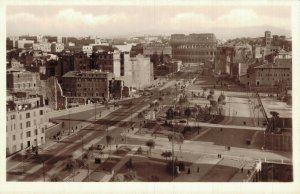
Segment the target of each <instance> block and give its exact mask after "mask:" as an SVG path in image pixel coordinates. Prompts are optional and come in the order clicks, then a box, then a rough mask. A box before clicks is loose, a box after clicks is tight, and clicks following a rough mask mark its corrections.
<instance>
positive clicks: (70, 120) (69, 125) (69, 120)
mask: <svg viewBox="0 0 300 194" xmlns="http://www.w3.org/2000/svg"><path fill="white" fill-rule="evenodd" d="M68 109H69V135H70V134H71V110H70V108H68Z"/></svg>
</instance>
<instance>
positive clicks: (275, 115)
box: [267, 111, 280, 132]
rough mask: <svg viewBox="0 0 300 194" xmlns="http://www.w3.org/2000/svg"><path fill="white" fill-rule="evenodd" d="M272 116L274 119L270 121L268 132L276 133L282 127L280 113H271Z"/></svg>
mask: <svg viewBox="0 0 300 194" xmlns="http://www.w3.org/2000/svg"><path fill="white" fill-rule="evenodd" d="M270 114H271V115H272V118H271V119H270V122H269V124H268V126H267V132H274V131H277V130H278V127H279V125H280V123H279V113H278V112H276V111H271V112H270Z"/></svg>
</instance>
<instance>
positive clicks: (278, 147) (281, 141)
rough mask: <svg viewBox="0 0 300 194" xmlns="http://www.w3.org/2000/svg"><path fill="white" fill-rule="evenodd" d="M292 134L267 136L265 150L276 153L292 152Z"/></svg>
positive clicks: (267, 134) (268, 134)
mask: <svg viewBox="0 0 300 194" xmlns="http://www.w3.org/2000/svg"><path fill="white" fill-rule="evenodd" d="M292 145H293V144H292V134H291V133H287V134H270V133H266V134H265V149H267V150H274V151H283V152H291V151H292Z"/></svg>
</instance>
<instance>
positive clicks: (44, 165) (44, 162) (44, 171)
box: [43, 160, 46, 182]
mask: <svg viewBox="0 0 300 194" xmlns="http://www.w3.org/2000/svg"><path fill="white" fill-rule="evenodd" d="M43 179H44V182H46V178H45V161H44V160H43Z"/></svg>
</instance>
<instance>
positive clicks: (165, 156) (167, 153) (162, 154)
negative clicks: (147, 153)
mask: <svg viewBox="0 0 300 194" xmlns="http://www.w3.org/2000/svg"><path fill="white" fill-rule="evenodd" d="M161 156H162V157H164V158H165V159H166V160H167V159H168V158H170V157H171V156H172V152H170V151H164V152H162V153H161Z"/></svg>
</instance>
